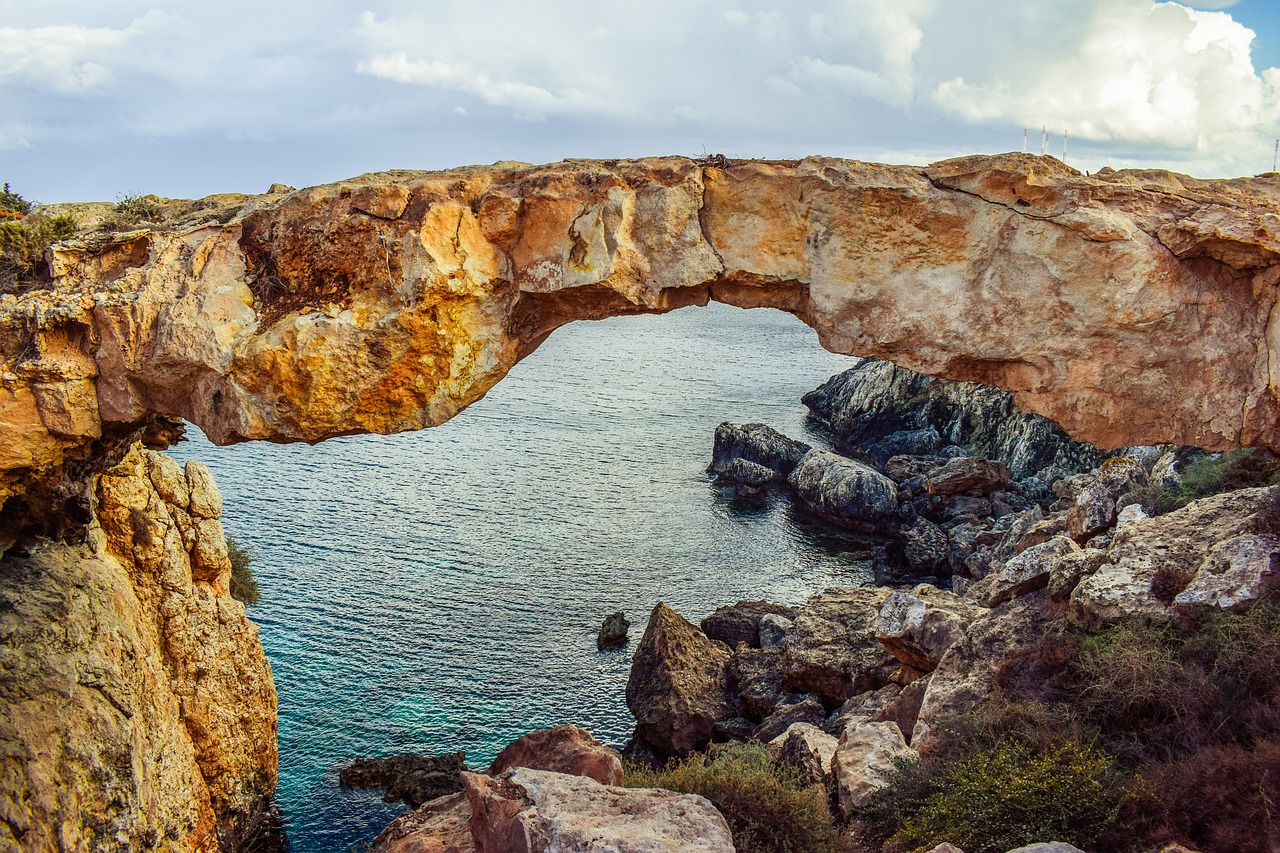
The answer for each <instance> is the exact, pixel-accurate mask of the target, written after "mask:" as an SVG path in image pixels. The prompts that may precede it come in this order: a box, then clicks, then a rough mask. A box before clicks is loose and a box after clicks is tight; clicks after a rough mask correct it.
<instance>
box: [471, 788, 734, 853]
mask: <svg viewBox="0 0 1280 853" xmlns="http://www.w3.org/2000/svg"><path fill="white" fill-rule="evenodd" d="M463 784H464V785H465V786H466V793H467V799H468V800H469V801H470V803H471V811H472V817H471V834H472V838H473V839H475V843H476V849H477V850H478V851H479V853H733V850H734V846H733V838H732V837H731V836H730V834H729V827H728V825H727V824H726V823H725V821H724V818H723V817H721V815H720V813H719V812H718V811H716V809H715V806H713V805H711V803H709V802H708V801H707V800H705V799H703V798H702V797H699V796H697V795H696V794H676V793H673V792H671V791H664V790H661V789H657V788H617V787H613V786H609V785H601V784H600V783H599V782H596V781H595V780H594V779H588V778H587V777H585V776H566V775H564V774H563V773H550V772H547V771H545V770H529V769H525V768H517V769H514V770H510V771H508V772H506V773H504V774H503V775H502V776H499V777H498V778H496V779H495V778H492V777H489V776H481V775H478V774H474V773H467V774H464V776H463Z"/></svg>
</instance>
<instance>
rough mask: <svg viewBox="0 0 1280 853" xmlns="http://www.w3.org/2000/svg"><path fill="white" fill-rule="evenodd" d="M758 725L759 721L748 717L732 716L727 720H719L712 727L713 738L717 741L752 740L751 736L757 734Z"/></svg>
mask: <svg viewBox="0 0 1280 853" xmlns="http://www.w3.org/2000/svg"><path fill="white" fill-rule="evenodd" d="M758 725H759V723H758V722H756V721H755V720H752V719H749V718H747V717H730V718H729V719H727V720H717V721H716V724H715V725H714V726H712V727H711V740H712V741H714V742H715V743H724V742H726V741H743V740H750V739H751V736H752V735H753V734H755V730H756V726H758Z"/></svg>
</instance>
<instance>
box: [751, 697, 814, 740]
mask: <svg viewBox="0 0 1280 853" xmlns="http://www.w3.org/2000/svg"><path fill="white" fill-rule="evenodd" d="M826 717H827V710H826V708H825V707H823V704H822V702H821V701H819V700H818V699H816V698H814V697H813V696H808V695H805V696H802V697H800V701H798V702H794V703H792V704H790V705H779V706H778V707H777V708H775V709H774V710H773V713H772V714H770V715H769V716H768V717H766V718H765V720H764V722H762V723H761V724H760V725H759V726H757V727H756V729H755V731H753V732H752V733H751V736H752V737H753V738H755V739H756V740H758V741H761V742H763V743H768V742H769V741H771V740H773V739H774V738H776V737H780V736H781V735H782V734H783V733H785V732H786V730H787V729H789V728H791V725H792V724H793V723H809V724H810V725H814V726H821V725H822V723H823V721H824V720H826Z"/></svg>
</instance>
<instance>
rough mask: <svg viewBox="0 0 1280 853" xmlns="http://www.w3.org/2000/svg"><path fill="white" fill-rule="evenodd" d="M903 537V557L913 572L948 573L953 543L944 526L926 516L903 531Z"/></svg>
mask: <svg viewBox="0 0 1280 853" xmlns="http://www.w3.org/2000/svg"><path fill="white" fill-rule="evenodd" d="M901 538H902V555H903V559H904V560H905V561H906V564H907V568H908V569H909V570H910V571H911V572H912V573H913V574H916V575H934V574H945V573H946V571H947V569H948V568H949V566H950V563H949V562H948V560H947V557H948V556H949V554H950V553H951V543H950V541H949V540H948V539H947V534H946V533H944V532H943V531H942V528H940V527H938V525H936V524H934V523H933V522H932V521H929V520H928V519H926V518H917V519H916V520H915V521H913V522H912V523H911V526H910V527H908V528H906V529H905V530H903V531H902V534H901Z"/></svg>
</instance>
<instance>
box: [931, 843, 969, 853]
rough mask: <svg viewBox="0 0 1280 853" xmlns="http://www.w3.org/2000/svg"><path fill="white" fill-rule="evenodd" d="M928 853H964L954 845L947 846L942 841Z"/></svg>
mask: <svg viewBox="0 0 1280 853" xmlns="http://www.w3.org/2000/svg"><path fill="white" fill-rule="evenodd" d="M929 853H964V851H963V850H961V849H960V848H959V847H957V846H955V845H954V844H947V843H946V842H945V841H944V842H943V843H942V844H939V845H938V846H937V847H935V848H933V849H932V850H930V851H929Z"/></svg>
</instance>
